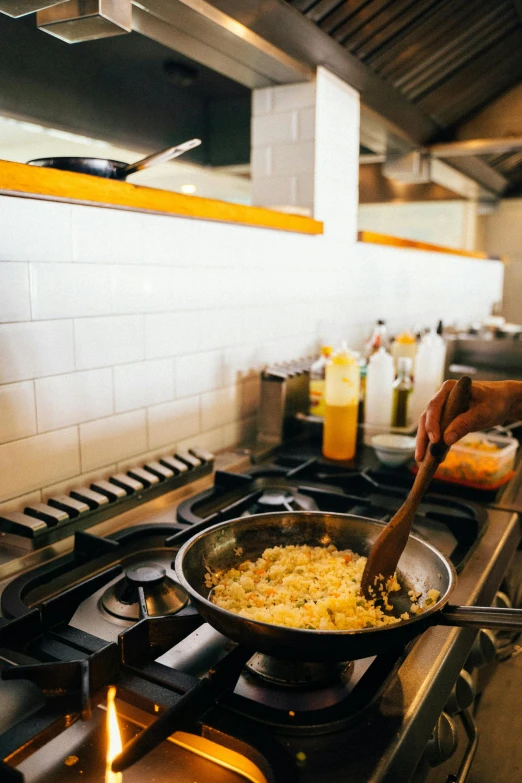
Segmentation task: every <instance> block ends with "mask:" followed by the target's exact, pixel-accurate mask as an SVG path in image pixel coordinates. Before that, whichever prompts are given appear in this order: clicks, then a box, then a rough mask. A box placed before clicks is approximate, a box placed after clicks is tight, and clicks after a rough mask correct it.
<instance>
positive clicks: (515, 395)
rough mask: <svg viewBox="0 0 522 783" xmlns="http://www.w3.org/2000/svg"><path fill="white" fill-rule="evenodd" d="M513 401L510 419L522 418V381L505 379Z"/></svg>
mask: <svg viewBox="0 0 522 783" xmlns="http://www.w3.org/2000/svg"><path fill="white" fill-rule="evenodd" d="M505 383H506V385H507V387H508V394H509V398H510V401H511V404H510V408H509V419H508V421H511V420H513V419H522V381H505Z"/></svg>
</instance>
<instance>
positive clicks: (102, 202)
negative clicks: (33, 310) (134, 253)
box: [0, 160, 323, 234]
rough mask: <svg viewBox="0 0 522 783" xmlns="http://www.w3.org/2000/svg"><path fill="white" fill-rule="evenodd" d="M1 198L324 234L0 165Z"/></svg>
mask: <svg viewBox="0 0 522 783" xmlns="http://www.w3.org/2000/svg"><path fill="white" fill-rule="evenodd" d="M0 195H7V196H25V197H27V198H35V199H45V200H49V201H65V202H69V203H73V204H87V205H89V206H97V207H110V208H113V209H126V210H134V211H138V212H152V213H155V214H160V215H172V216H175V217H185V218H194V219H199V220H214V221H219V222H224V223H234V224H237V225H243V226H255V227H257V228H271V229H276V230H278V231H290V232H295V233H298V234H322V233H323V224H322V223H321V222H320V221H319V220H314V219H313V218H308V217H304V216H302V215H290V214H287V213H285V212H275V211H274V210H271V209H264V208H263V207H249V206H245V205H243V204H231V203H229V202H227V201H216V200H214V199H208V198H201V197H200V196H184V195H182V194H181V193H173V192H171V191H168V190H158V189H156V188H147V187H144V186H143V185H132V184H131V183H129V182H118V181H116V180H110V179H102V178H101V177H93V176H90V175H88V174H75V173H72V172H69V171H58V170H57V169H45V168H38V167H37V166H28V165H26V164H25V163H13V162H12V161H6V160H0Z"/></svg>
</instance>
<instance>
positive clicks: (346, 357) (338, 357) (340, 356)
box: [332, 345, 358, 366]
mask: <svg viewBox="0 0 522 783" xmlns="http://www.w3.org/2000/svg"><path fill="white" fill-rule="evenodd" d="M357 358H358V357H356V356H354V354H353V353H352V352H351V351H349V350H348V349H347V348H346V347H345V346H344V345H343V347H342V348H341V350H340V351H337V353H334V355H333V357H332V364H337V365H346V366H349V365H351V364H356V363H357Z"/></svg>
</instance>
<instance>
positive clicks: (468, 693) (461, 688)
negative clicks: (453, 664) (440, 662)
mask: <svg viewBox="0 0 522 783" xmlns="http://www.w3.org/2000/svg"><path fill="white" fill-rule="evenodd" d="M474 699H475V686H474V684H473V680H472V679H471V675H470V674H468V672H467V671H466V670H465V669H462V671H461V673H460V674H459V676H458V678H457V682H456V683H455V685H454V686H453V689H452V691H451V693H450V695H449V699H448V701H447V702H446V706H445V707H444V711H445V712H447V713H448V715H456V714H457V713H458V712H462V711H463V710H467V708H468V707H471V705H472V704H473V701H474ZM443 714H444V713H443Z"/></svg>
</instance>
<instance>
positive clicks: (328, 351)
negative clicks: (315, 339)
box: [321, 345, 333, 356]
mask: <svg viewBox="0 0 522 783" xmlns="http://www.w3.org/2000/svg"><path fill="white" fill-rule="evenodd" d="M321 353H322V355H323V356H331V355H332V353H333V348H332V346H331V345H322V346H321Z"/></svg>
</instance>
